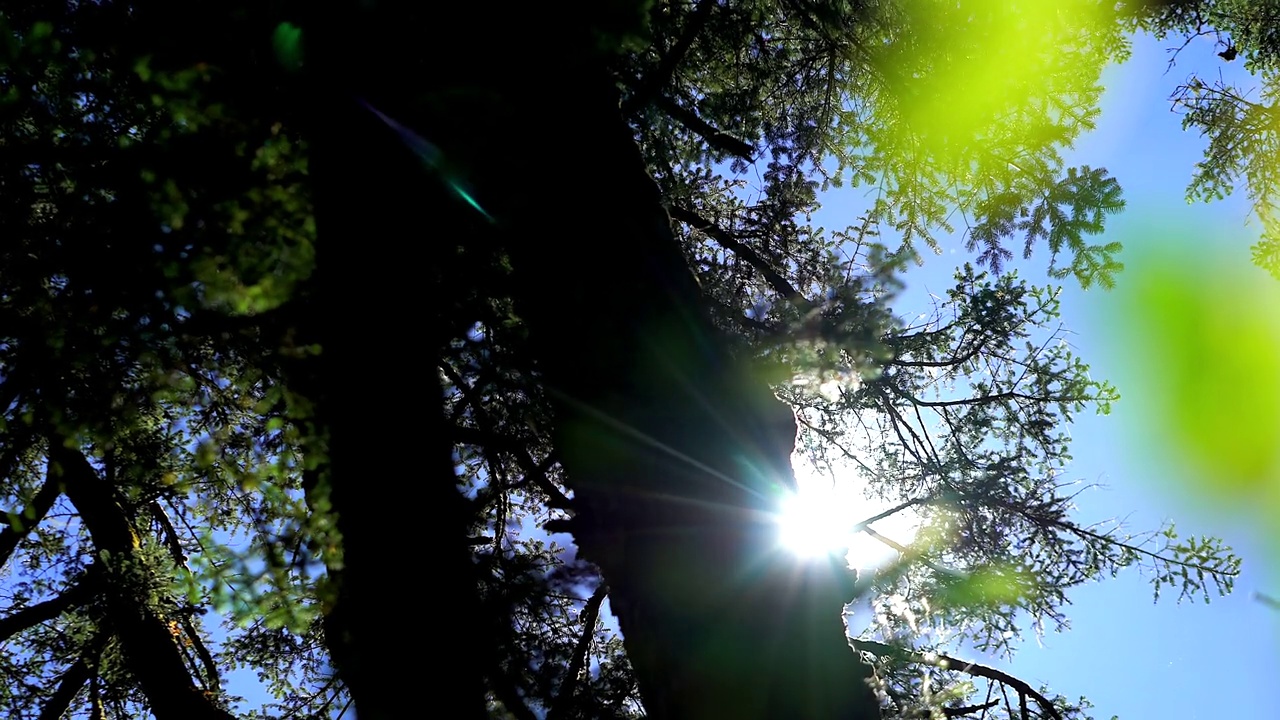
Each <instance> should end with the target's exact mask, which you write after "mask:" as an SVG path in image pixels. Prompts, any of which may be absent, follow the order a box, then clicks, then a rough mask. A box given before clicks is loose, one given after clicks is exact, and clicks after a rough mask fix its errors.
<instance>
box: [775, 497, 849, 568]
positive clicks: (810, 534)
mask: <svg viewBox="0 0 1280 720" xmlns="http://www.w3.org/2000/svg"><path fill="white" fill-rule="evenodd" d="M824 495H827V493H821V492H813V491H809V492H800V493H795V494H793V495H790V496H788V497H787V498H786V499H784V500H783V501H782V507H781V508H780V509H779V517H778V538H779V542H781V543H782V546H783V547H785V548H786V549H788V550H790V551H791V552H793V553H795V554H796V555H799V556H801V557H820V556H822V555H828V554H831V553H836V552H842V551H845V550H847V549H848V547H849V543H850V541H851V540H852V536H851V534H850V533H849V527H850V526H852V525H853V523H854V522H856V521H855V520H853V519H852V518H850V517H849V513H848V510H847V509H846V508H842V507H840V504H839V503H836V502H832V500H833V499H834V498H832V497H824Z"/></svg>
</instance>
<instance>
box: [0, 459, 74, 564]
mask: <svg viewBox="0 0 1280 720" xmlns="http://www.w3.org/2000/svg"><path fill="white" fill-rule="evenodd" d="M61 494H62V486H61V484H60V483H59V482H58V481H57V479H56V478H54V476H53V474H52V473H51V472H47V471H46V473H45V481H44V485H42V486H40V489H39V490H38V491H37V492H36V496H35V497H34V498H32V499H31V504H30V505H28V506H27V507H26V508H25V509H24V510H23V511H22V513H21V514H20V515H16V516H15V517H11V518H9V526H8V527H6V528H5V529H4V530H3V531H0V568H3V567H4V566H5V563H7V562H9V558H10V557H11V556H12V555H13V551H14V550H16V549H18V543H21V542H22V539H23V538H25V537H26V536H27V535H28V534H30V533H31V531H32V530H34V529H35V527H36V525H39V524H40V521H41V520H43V519H44V516H45V515H47V514H49V510H50V509H51V508H52V507H53V503H54V502H55V501H57V499H58V496H59V495H61Z"/></svg>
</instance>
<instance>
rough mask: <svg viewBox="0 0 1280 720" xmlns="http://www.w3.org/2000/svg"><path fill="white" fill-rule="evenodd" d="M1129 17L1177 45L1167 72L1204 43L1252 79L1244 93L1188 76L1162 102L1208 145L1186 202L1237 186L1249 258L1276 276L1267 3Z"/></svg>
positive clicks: (1160, 5)
mask: <svg viewBox="0 0 1280 720" xmlns="http://www.w3.org/2000/svg"><path fill="white" fill-rule="evenodd" d="M1134 17H1135V24H1136V26H1137V27H1139V28H1141V29H1143V30H1145V31H1148V32H1151V33H1152V34H1154V35H1155V36H1156V37H1159V38H1166V37H1170V36H1173V37H1180V38H1181V39H1182V40H1183V43H1182V45H1181V46H1180V47H1179V48H1177V49H1176V50H1175V53H1174V56H1173V57H1172V58H1171V59H1170V67H1172V66H1173V63H1174V62H1175V61H1176V59H1177V55H1178V54H1180V53H1181V52H1182V51H1183V50H1185V49H1187V47H1188V46H1189V45H1191V43H1192V42H1194V41H1196V40H1197V39H1200V38H1206V39H1209V38H1211V39H1212V40H1213V45H1214V49H1215V50H1219V49H1220V52H1218V53H1217V54H1218V57H1220V58H1221V59H1222V62H1224V63H1230V62H1234V61H1236V60H1237V59H1239V60H1240V61H1241V63H1242V64H1243V65H1244V69H1245V70H1247V71H1249V73H1250V76H1251V78H1253V79H1256V80H1257V81H1258V83H1259V87H1257V88H1245V87H1243V86H1241V85H1239V84H1237V83H1235V82H1232V81H1228V80H1225V79H1223V77H1222V76H1221V75H1220V76H1219V77H1218V78H1217V79H1208V78H1203V77H1200V76H1199V75H1197V74H1196V73H1192V74H1191V75H1189V76H1188V77H1187V79H1186V81H1185V82H1184V83H1183V84H1182V85H1180V86H1179V87H1178V88H1177V90H1176V91H1175V92H1174V94H1173V96H1172V97H1171V98H1170V102H1171V103H1172V105H1173V109H1174V110H1175V111H1177V112H1179V113H1180V114H1181V115H1182V127H1183V128H1184V129H1187V130H1191V129H1194V130H1198V131H1199V132H1200V134H1201V135H1202V136H1204V137H1205V138H1207V140H1208V144H1207V146H1206V147H1205V154H1204V160H1203V161H1201V162H1199V163H1197V164H1196V168H1195V173H1194V174H1193V175H1192V179H1191V182H1190V184H1189V185H1188V186H1187V200H1188V201H1194V200H1198V201H1204V202H1207V201H1211V200H1220V199H1222V198H1223V197H1225V196H1227V195H1229V194H1230V193H1232V192H1233V191H1234V190H1235V188H1236V186H1237V184H1239V183H1241V182H1243V183H1244V185H1245V191H1246V192H1247V194H1248V196H1249V200H1250V201H1251V202H1252V204H1253V211H1254V214H1255V215H1256V216H1257V220H1258V222H1259V224H1260V225H1261V227H1262V233H1261V234H1262V238H1261V240H1259V241H1258V243H1257V244H1255V245H1254V247H1253V260H1254V262H1255V263H1256V264H1257V265H1258V266H1260V267H1262V268H1264V269H1266V270H1267V271H1268V272H1270V273H1271V274H1272V275H1274V276H1276V277H1280V232H1278V231H1277V224H1276V223H1277V220H1276V212H1275V211H1276V198H1277V194H1278V192H1280V174H1278V173H1280V168H1277V166H1276V162H1275V159H1274V158H1275V156H1276V152H1277V135H1276V123H1275V120H1274V118H1275V116H1276V113H1277V112H1278V111H1277V106H1276V94H1277V87H1276V77H1277V74H1276V73H1277V69H1278V68H1280V47H1278V46H1277V44H1276V39H1275V36H1274V33H1273V32H1272V31H1271V28H1272V27H1273V26H1274V24H1275V20H1276V8H1275V7H1274V4H1273V3H1269V2H1256V1H1254V0H1233V1H1232V2H1212V3H1211V2H1150V3H1139V4H1138V6H1137V7H1136V8H1135V11H1134ZM1254 90H1257V91H1258V92H1257V94H1256V95H1254Z"/></svg>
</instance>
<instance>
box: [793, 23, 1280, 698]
mask: <svg viewBox="0 0 1280 720" xmlns="http://www.w3.org/2000/svg"><path fill="white" fill-rule="evenodd" d="M1175 44H1176V43H1174V42H1172V41H1158V40H1155V39H1152V38H1140V39H1138V40H1137V41H1136V42H1135V45H1134V55H1133V57H1132V58H1131V59H1130V60H1129V61H1128V62H1127V63H1125V64H1124V65H1122V66H1118V67H1113V68H1110V69H1109V70H1108V71H1107V72H1106V74H1105V76H1104V84H1105V86H1106V88H1107V92H1106V94H1105V96H1104V99H1103V113H1102V116H1101V118H1100V119H1099V122H1098V128H1097V130H1096V131H1094V132H1093V133H1091V134H1089V135H1088V136H1086V137H1085V138H1083V139H1082V140H1081V141H1080V142H1078V143H1077V145H1076V147H1075V148H1074V149H1073V150H1072V151H1071V152H1070V153H1068V155H1067V162H1068V164H1073V165H1079V164H1088V165H1091V166H1094V167H1097V166H1102V167H1106V168H1108V169H1109V170H1110V171H1111V173H1112V175H1114V176H1115V177H1116V178H1117V179H1118V180H1119V181H1120V183H1121V185H1122V186H1123V187H1124V190H1125V198H1126V201H1127V203H1128V207H1127V209H1126V210H1125V211H1124V212H1123V213H1121V214H1120V215H1119V216H1115V217H1113V218H1111V220H1110V222H1109V229H1108V231H1107V233H1106V234H1105V236H1104V238H1103V240H1104V241H1111V240H1119V241H1121V242H1123V243H1124V244H1125V248H1126V251H1125V254H1124V257H1123V258H1122V260H1125V261H1126V262H1128V264H1129V266H1130V271H1132V268H1134V267H1136V263H1137V262H1138V261H1137V260H1135V257H1136V256H1137V255H1139V254H1141V252H1142V251H1144V250H1146V251H1149V252H1152V253H1160V254H1165V253H1167V254H1172V255H1174V256H1177V257H1180V258H1183V259H1190V260H1192V261H1193V262H1196V263H1197V264H1198V265H1199V266H1201V267H1206V268H1208V267H1229V268H1233V269H1237V270H1238V271H1239V272H1240V273H1244V274H1246V275H1249V274H1250V273H1252V274H1257V275H1262V276H1263V277H1264V278H1265V273H1264V272H1263V271H1262V270H1258V269H1255V268H1253V267H1252V265H1251V264H1250V256H1249V246H1250V245H1251V244H1252V243H1253V242H1254V240H1255V239H1256V237H1257V235H1258V234H1259V232H1260V230H1259V228H1258V226H1257V225H1256V223H1255V224H1253V225H1251V226H1247V227H1246V226H1245V222H1246V219H1247V218H1248V216H1249V206H1248V203H1247V201H1246V199H1245V198H1244V197H1243V195H1237V196H1235V197H1231V198H1228V199H1227V200H1225V201H1222V202H1218V203H1214V204H1209V205H1205V204H1197V205H1188V204H1187V203H1186V201H1185V200H1184V199H1183V197H1184V192H1185V187H1186V184H1187V182H1188V180H1189V179H1190V176H1191V172H1192V169H1193V167H1194V165H1195V163H1196V161H1197V160H1199V159H1200V157H1201V153H1202V151H1203V148H1204V140H1203V139H1202V138H1200V137H1199V136H1198V135H1197V134H1196V133H1195V132H1183V131H1182V129H1181V125H1180V121H1179V117H1178V116H1177V115H1175V114H1173V113H1171V112H1170V109H1169V103H1168V101H1167V98H1168V97H1169V95H1170V93H1171V92H1172V90H1173V89H1174V88H1175V87H1176V86H1177V85H1178V84H1179V83H1180V82H1181V81H1182V80H1184V79H1185V78H1186V76H1187V74H1188V73H1189V72H1190V71H1191V69H1193V68H1194V69H1197V70H1199V71H1201V73H1202V74H1203V75H1205V76H1207V77H1216V76H1217V74H1218V71H1219V69H1221V70H1222V72H1223V75H1224V77H1226V78H1227V79H1228V80H1230V79H1231V77H1232V75H1233V74H1234V75H1235V76H1239V75H1240V74H1241V69H1240V67H1239V63H1238V62H1237V63H1235V64H1234V65H1232V66H1224V64H1223V63H1222V62H1221V60H1220V59H1219V58H1217V57H1216V56H1215V55H1214V52H1215V51H1214V49H1212V48H1211V44H1210V43H1203V44H1193V45H1192V46H1191V47H1189V48H1188V49H1187V50H1185V51H1184V52H1183V53H1182V55H1180V56H1179V64H1178V65H1177V66H1175V67H1174V68H1173V69H1172V70H1170V71H1168V72H1167V73H1166V69H1167V62H1168V57H1169V56H1168V54H1167V52H1166V48H1168V47H1169V46H1171V45H1175ZM1245 87H1251V85H1249V84H1246V85H1245ZM823 204H824V207H823V210H822V212H821V216H820V217H818V218H816V219H817V221H818V223H819V224H822V225H826V226H828V227H832V226H837V227H839V226H843V225H845V224H849V223H850V222H852V221H853V220H854V214H855V213H854V212H853V211H851V210H849V208H851V207H855V208H856V206H857V205H858V204H859V202H858V200H857V199H856V198H842V197H841V196H839V195H838V194H836V193H832V194H830V195H828V196H827V197H826V198H825V199H824V203H823ZM968 259H970V255H969V254H968V253H966V252H965V251H964V248H963V244H962V241H961V240H960V239H959V238H951V239H949V240H946V241H944V254H943V255H942V256H940V257H935V256H929V257H926V258H925V265H924V266H923V267H919V268H911V269H910V270H908V271H907V273H906V274H905V276H904V279H905V281H906V283H907V291H906V292H905V293H903V295H901V296H900V298H899V299H898V301H897V302H895V307H896V308H897V309H898V310H899V311H900V312H908V311H911V310H913V309H917V310H918V309H927V307H928V306H927V305H926V304H924V302H923V298H925V297H926V295H925V293H927V292H929V291H932V292H936V293H941V292H942V291H943V290H945V289H946V288H947V287H949V285H950V284H951V283H950V277H951V273H952V270H953V268H954V267H955V265H956V264H958V263H962V262H964V261H966V260H968ZM1047 264H1048V256H1047V253H1045V252H1039V253H1037V254H1036V255H1034V256H1033V257H1032V258H1031V259H1030V260H1028V261H1019V262H1018V263H1016V264H1015V265H1014V267H1016V269H1017V270H1018V272H1019V275H1020V276H1022V277H1024V278H1026V279H1028V280H1030V281H1031V282H1032V283H1033V284H1050V282H1049V281H1048V280H1047V279H1046V278H1045V274H1044V268H1045V267H1046V266H1047ZM1128 274H1130V275H1131V274H1132V273H1131V272H1129V273H1128ZM1118 281H1119V283H1120V288H1119V290H1117V291H1115V292H1112V293H1109V292H1107V291H1103V290H1100V289H1091V290H1089V291H1081V290H1080V289H1079V287H1078V286H1076V285H1073V284H1071V283H1074V280H1071V281H1068V282H1067V283H1066V284H1065V287H1064V294H1063V299H1062V310H1063V316H1062V320H1063V322H1064V323H1065V324H1066V326H1067V328H1069V329H1070V330H1071V331H1072V332H1073V333H1074V334H1073V336H1072V337H1071V342H1072V344H1073V345H1074V347H1075V350H1076V352H1077V354H1078V355H1080V356H1081V357H1082V358H1083V359H1084V361H1085V362H1087V363H1089V364H1090V365H1091V367H1092V370H1091V374H1092V375H1093V376H1094V377H1095V378H1103V379H1107V380H1110V381H1112V382H1113V383H1114V384H1116V385H1117V386H1118V388H1119V391H1120V394H1121V400H1120V401H1119V402H1118V403H1116V404H1115V406H1114V407H1113V411H1112V414H1111V415H1109V416H1104V417H1099V416H1094V415H1092V414H1089V413H1082V414H1080V415H1078V416H1077V419H1076V422H1075V424H1074V425H1073V427H1072V429H1071V433H1072V436H1073V446H1072V447H1073V455H1074V462H1073V463H1072V465H1071V467H1070V468H1068V473H1069V475H1070V476H1072V477H1073V478H1077V479H1079V480H1081V481H1083V482H1084V483H1100V484H1102V485H1105V486H1106V487H1105V488H1104V489H1098V490H1091V491H1089V492H1086V493H1084V494H1083V495H1082V496H1081V497H1080V498H1079V499H1078V506H1079V512H1078V514H1077V515H1076V517H1077V519H1079V520H1082V521H1085V522H1090V521H1103V520H1108V519H1112V518H1126V525H1127V527H1129V528H1130V529H1132V530H1135V531H1137V530H1146V529H1152V530H1154V529H1158V528H1159V527H1160V525H1161V523H1162V521H1164V520H1166V519H1173V520H1176V521H1177V524H1178V529H1179V531H1180V533H1182V534H1183V535H1184V536H1185V535H1191V534H1194V535H1214V536H1219V537H1222V538H1224V539H1225V540H1227V541H1228V543H1230V544H1231V545H1232V546H1233V547H1234V548H1235V550H1236V552H1237V554H1238V555H1241V556H1243V558H1244V567H1243V572H1242V575H1241V576H1240V578H1239V579H1238V581H1237V584H1236V590H1235V593H1234V594H1233V595H1231V596H1229V597H1226V598H1216V599H1214V601H1213V602H1212V603H1211V604H1209V605H1205V604H1203V603H1201V602H1187V601H1184V602H1183V603H1182V604H1181V605H1179V604H1177V603H1176V602H1175V598H1174V597H1173V596H1172V595H1171V594H1170V593H1168V592H1166V594H1165V596H1164V597H1162V598H1161V600H1160V602H1159V603H1158V604H1154V605H1153V603H1152V589H1151V586H1150V584H1149V582H1147V580H1146V579H1145V578H1143V577H1142V576H1141V575H1140V574H1139V573H1138V572H1137V571H1136V570H1133V571H1129V572H1126V573H1124V574H1122V575H1121V576H1120V577H1118V578H1116V579H1113V580H1107V581H1104V582H1101V583H1098V584H1095V585H1091V586H1086V587H1082V588H1079V589H1078V590H1077V591H1075V592H1074V593H1073V594H1072V595H1071V596H1070V599H1071V601H1072V605H1071V606H1070V607H1068V608H1067V609H1066V611H1067V615H1068V617H1069V618H1070V619H1071V629H1070V630H1069V631H1068V632H1066V633H1063V634H1050V635H1047V636H1045V637H1044V639H1043V641H1042V642H1043V644H1042V645H1041V644H1038V643H1037V642H1036V641H1035V639H1034V638H1032V639H1029V640H1028V641H1027V642H1025V643H1024V645H1023V648H1022V649H1021V650H1020V651H1019V653H1018V654H1017V655H1016V656H1015V658H1014V659H1013V661H1012V662H1003V661H1000V660H998V659H994V658H982V657H980V656H974V654H970V657H972V659H978V660H980V661H983V662H985V663H987V664H991V665H995V666H997V667H1000V668H1002V669H1006V670H1008V671H1010V672H1011V673H1012V674H1014V675H1017V676H1019V677H1022V678H1023V679H1026V680H1028V681H1031V682H1032V683H1033V684H1039V683H1041V682H1043V683H1046V684H1048V685H1049V686H1050V687H1051V689H1052V690H1054V691H1055V692H1057V693H1060V694H1062V695H1065V696H1067V697H1069V698H1075V697H1079V696H1081V695H1084V696H1086V697H1088V698H1089V699H1090V701H1092V702H1093V703H1094V706H1095V707H1094V710H1093V712H1094V715H1095V717H1098V718H1109V717H1111V716H1112V715H1118V716H1120V717H1121V718H1129V719H1145V718H1157V717H1158V718H1165V719H1177V720H1182V719H1187V720H1190V719H1193V718H1222V717H1227V718H1268V717H1280V711H1277V710H1276V700H1275V693H1274V689H1273V688H1274V684H1275V682H1276V679H1277V678H1280V611H1277V610H1276V609H1272V608H1270V607H1268V606H1267V605H1266V604H1264V603H1261V602H1258V601H1257V600H1255V599H1253V598H1252V594H1253V593H1254V592H1255V591H1257V592H1262V593H1268V594H1273V595H1280V575H1278V573H1277V568H1278V565H1277V563H1276V561H1277V558H1275V557H1268V556H1267V555H1266V551H1267V549H1268V544H1269V543H1270V542H1273V538H1269V537H1267V536H1266V535H1265V534H1264V533H1267V532H1273V531H1271V530H1270V529H1269V528H1268V526H1267V524H1266V522H1265V519H1264V518H1260V517H1257V516H1256V515H1254V514H1251V513H1250V512H1248V509H1247V508H1242V507H1230V506H1227V505H1218V504H1216V503H1214V502H1212V501H1211V500H1208V499H1206V498H1204V497H1201V496H1198V495H1193V494H1190V493H1188V492H1185V491H1182V490H1179V489H1178V488H1181V487H1183V486H1182V484H1181V483H1180V482H1177V481H1178V480H1186V473H1187V472H1188V471H1187V470H1186V469H1185V467H1184V466H1183V465H1182V464H1181V463H1180V462H1178V460H1177V458H1178V455H1177V453H1176V452H1174V451H1175V450H1176V448H1172V447H1169V446H1168V440H1167V439H1166V438H1165V437H1164V436H1162V435H1161V434H1160V433H1159V432H1158V430H1157V429H1155V428H1153V426H1152V423H1151V419H1152V417H1151V408H1152V407H1154V404H1155V400H1156V399H1157V398H1155V397H1154V396H1153V394H1152V393H1155V392H1158V390H1157V389H1156V388H1152V387H1144V386H1143V383H1142V382H1141V381H1142V380H1143V377H1142V368H1143V367H1144V366H1146V365H1147V364H1149V363H1158V362H1160V361H1161V359H1160V358H1159V357H1154V356H1152V355H1151V354H1150V353H1149V351H1148V348H1147V347H1144V346H1143V345H1141V344H1140V343H1136V342H1133V341H1132V338H1133V337H1134V335H1135V333H1134V331H1135V330H1136V329H1137V327H1138V325H1139V324H1140V323H1142V322H1143V318H1142V317H1136V316H1133V315H1132V314H1125V313H1124V312H1121V311H1119V306H1118V304H1117V295H1116V293H1119V292H1123V291H1124V288H1125V286H1124V283H1125V282H1126V273H1121V274H1120V276H1119V278H1118ZM1262 286H1263V287H1262V290H1261V291H1260V295H1261V296H1260V297H1259V298H1258V300H1259V302H1260V303H1264V305H1263V307H1280V283H1276V282H1275V281H1270V280H1269V278H1267V282H1265V283H1262ZM913 298H914V299H916V300H917V301H918V302H916V303H913ZM917 305H918V307H917ZM1206 371H1212V369H1211V368H1207V369H1206ZM1239 387H1241V388H1242V389H1244V388H1247V387H1248V385H1247V379H1244V378H1242V379H1240V383H1239ZM1278 410H1280V408H1278Z"/></svg>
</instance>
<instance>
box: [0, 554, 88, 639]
mask: <svg viewBox="0 0 1280 720" xmlns="http://www.w3.org/2000/svg"><path fill="white" fill-rule="evenodd" d="M89 572H90V573H94V572H95V571H94V569H93V568H90V570H89ZM94 580H96V578H94V577H93V576H92V575H87V576H86V577H84V578H82V579H81V580H80V582H78V583H76V584H75V585H72V586H71V587H70V588H67V589H66V590H64V591H62V593H61V594H60V595H58V596H57V597H54V598H51V599H49V600H45V601H44V602H39V603H36V604H35V605H30V606H27V607H24V608H22V609H21V610H18V611H17V612H15V613H13V614H12V615H10V616H8V617H6V618H3V619H0V643H3V642H5V641H6V640H8V639H9V638H11V637H13V636H14V635H17V634H18V633H20V632H22V631H23V630H26V629H27V628H30V627H35V626H36V625H39V624H40V623H42V622H45V621H48V620H52V619H54V618H56V617H58V616H59V615H61V614H62V613H64V612H66V611H67V610H70V609H71V608H73V607H79V606H80V605H83V604H84V603H85V601H87V600H88V599H89V598H90V597H91V596H92V595H93V593H94V591H95V590H96V587H95V585H96V582H94Z"/></svg>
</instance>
